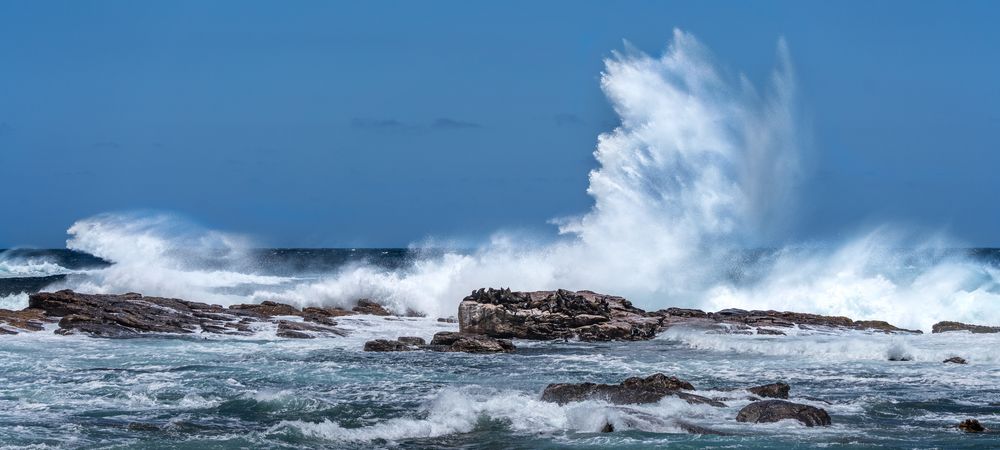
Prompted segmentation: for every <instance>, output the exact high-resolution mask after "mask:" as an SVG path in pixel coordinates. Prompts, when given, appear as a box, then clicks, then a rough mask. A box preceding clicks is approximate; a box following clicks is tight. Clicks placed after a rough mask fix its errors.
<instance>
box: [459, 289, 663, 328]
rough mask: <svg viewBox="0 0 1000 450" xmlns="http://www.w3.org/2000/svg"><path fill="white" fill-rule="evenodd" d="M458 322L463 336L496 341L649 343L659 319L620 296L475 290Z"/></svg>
mask: <svg viewBox="0 0 1000 450" xmlns="http://www.w3.org/2000/svg"><path fill="white" fill-rule="evenodd" d="M458 324H459V329H460V330H461V331H462V332H463V333H471V334H483V335H486V336H491V337H498V338H518V339H543V340H547V339H569V338H577V339H580V340H584V341H611V340H642V339H650V338H652V337H653V336H655V335H656V332H657V331H658V330H659V328H660V320H659V318H657V317H649V316H648V315H647V314H646V312H645V311H643V310H641V309H639V308H636V307H634V306H632V304H631V303H630V302H629V301H628V300H625V299H624V298H622V297H616V296H613V295H603V294H598V293H595V292H591V291H579V292H572V291H566V290H561V289H560V290H557V291H538V292H512V291H511V290H510V289H492V288H491V289H480V290H478V291H474V292H473V293H472V294H471V295H469V296H468V297H465V299H463V300H462V302H461V303H460V304H459V306H458Z"/></svg>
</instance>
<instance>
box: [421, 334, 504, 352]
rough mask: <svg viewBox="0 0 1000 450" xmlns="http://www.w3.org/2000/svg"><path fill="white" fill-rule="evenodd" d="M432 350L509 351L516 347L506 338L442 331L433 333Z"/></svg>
mask: <svg viewBox="0 0 1000 450" xmlns="http://www.w3.org/2000/svg"><path fill="white" fill-rule="evenodd" d="M429 348H431V349H432V350H439V351H445V352H465V353H511V352H513V351H514V350H515V349H516V348H515V347H514V344H513V343H512V342H510V341H508V340H506V339H497V338H493V337H489V336H483V335H477V334H468V333H455V332H453V331H442V332H439V333H437V334H435V335H434V337H433V338H432V339H431V344H430V346H429Z"/></svg>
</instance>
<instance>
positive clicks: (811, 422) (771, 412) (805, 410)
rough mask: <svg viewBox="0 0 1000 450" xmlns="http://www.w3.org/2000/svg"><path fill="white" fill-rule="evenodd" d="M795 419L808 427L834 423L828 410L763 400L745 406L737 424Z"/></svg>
mask: <svg viewBox="0 0 1000 450" xmlns="http://www.w3.org/2000/svg"><path fill="white" fill-rule="evenodd" d="M785 419H794V420H797V421H799V422H801V423H802V424H803V425H805V426H807V427H814V426H827V425H830V424H831V423H832V422H831V421H830V415H829V414H827V413H826V410H824V409H822V408H817V407H815V406H809V405H803V404H800V403H792V402H789V401H785V400H763V401H759V402H754V403H751V404H749V405H747V406H744V407H743V409H741V410H740V412H739V413H738V414H737V415H736V421H737V422H750V423H769V422H777V421H779V420H785Z"/></svg>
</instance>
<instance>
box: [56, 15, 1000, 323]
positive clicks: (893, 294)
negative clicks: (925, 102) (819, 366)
mask: <svg viewBox="0 0 1000 450" xmlns="http://www.w3.org/2000/svg"><path fill="white" fill-rule="evenodd" d="M777 61H778V62H777V68H776V70H775V71H774V73H773V75H772V76H771V78H770V80H769V82H768V83H767V85H766V86H765V87H764V88H763V89H758V88H756V87H754V86H753V84H752V83H751V82H750V81H749V80H748V79H747V78H745V77H743V76H733V75H731V74H729V73H728V72H726V71H724V70H722V69H721V68H720V67H719V65H718V64H716V62H715V61H714V58H713V56H712V55H711V53H710V52H709V51H708V49H706V48H705V47H704V46H703V45H702V44H700V43H699V42H698V41H697V40H696V39H695V38H694V37H693V36H691V35H689V34H687V33H684V32H681V31H676V32H675V33H674V37H673V42H672V43H671V44H670V46H669V47H668V48H667V50H666V51H665V52H664V53H663V54H662V55H661V56H650V55H647V54H644V53H642V52H640V51H637V50H634V49H631V48H629V49H627V50H626V51H624V52H621V53H615V54H614V55H613V56H612V57H610V58H608V59H607V60H606V61H605V70H604V72H603V73H602V76H601V87H602V89H603V90H604V92H605V94H606V95H607V97H608V99H609V101H610V102H611V104H612V105H613V106H614V109H615V111H616V112H617V114H618V115H619V117H620V124H619V125H618V126H617V127H616V128H615V129H614V130H612V131H609V132H607V133H604V134H602V135H600V136H599V137H598V143H597V149H596V151H595V152H594V156H595V158H596V159H597V162H598V163H599V167H598V168H597V169H595V170H593V171H592V172H591V173H590V185H589V188H588V193H589V194H590V196H591V197H592V198H593V200H594V204H593V207H592V208H591V209H590V211H588V212H586V213H585V214H583V215H580V216H578V217H569V218H560V219H556V220H554V221H553V223H554V224H556V225H557V226H558V235H555V236H553V237H552V238H551V239H550V240H548V241H543V242H534V241H529V240H525V239H522V238H519V237H514V236H511V235H508V234H506V233H503V232H498V233H496V234H495V235H494V236H493V237H492V238H491V239H490V241H489V242H488V243H486V244H485V245H483V246H482V247H480V248H479V249H476V250H474V251H472V252H444V253H443V254H440V255H436V256H433V257H428V258H423V259H420V260H417V261H414V262H413V263H412V264H411V265H409V266H408V267H406V268H403V269H391V270H390V269H385V268H381V267H378V266H376V265H371V264H363V263H356V264H349V265H347V266H345V267H342V268H340V269H339V270H336V271H334V272H333V273H327V274H323V275H321V276H317V277H300V278H296V277H284V276H273V275H261V274H260V273H261V272H260V271H259V270H258V269H259V268H256V267H252V266H249V265H248V264H247V263H246V261H245V258H244V257H245V251H246V249H248V248H249V245H250V242H248V241H247V240H246V239H244V238H241V237H239V236H236V235H233V234H228V233H221V232H216V231H211V230H204V229H199V228H197V227H193V226H191V225H188V224H185V223H184V222H183V221H179V220H177V219H175V218H172V217H171V216H168V215H162V214H153V215H134V214H124V215H123V214H118V215H114V214H108V215H102V216H97V217H94V218H89V219H85V220H81V221H79V222H77V223H76V224H74V225H73V226H72V227H71V228H70V229H69V234H70V236H71V238H70V240H69V241H68V243H67V244H68V245H67V246H68V247H69V248H71V249H75V250H80V251H84V252H88V253H91V254H94V255H96V256H99V257H101V258H104V259H106V260H108V261H112V262H113V263H114V265H112V266H111V267H109V268H106V269H101V270H97V271H92V272H91V273H87V274H84V275H79V276H71V277H69V278H67V280H65V281H64V282H63V284H62V286H61V287H71V288H74V289H79V290H83V291H92V292H122V291H139V292H143V293H146V294H157V295H169V296H177V297H183V298H189V299H194V300H202V301H213V302H218V303H224V304H225V303H233V302H244V301H263V300H278V301H284V302H288V303H293V304H298V305H314V304H327V305H341V306H343V305H348V304H350V303H352V302H353V301H355V300H356V299H357V298H362V297H368V298H373V299H377V300H379V301H381V302H383V303H385V304H387V305H388V306H390V307H392V308H394V309H397V310H399V311H402V310H408V309H409V310H416V311H421V312H424V313H427V314H431V315H451V314H453V313H454V311H455V307H456V305H457V303H458V301H459V300H460V299H461V298H462V297H463V296H464V295H466V294H467V293H468V292H469V291H470V290H472V289H475V288H479V287H485V286H510V287H513V288H515V289H519V290H534V289H554V288H567V289H592V290H597V291H604V292H609V293H614V294H618V295H623V296H626V297H628V298H630V299H632V300H633V301H634V302H635V303H636V304H638V305H639V306H642V307H645V308H654V309H655V308H660V307H666V306H694V307H701V308H705V309H720V308H727V307H740V308H745V309H762V308H774V309H787V310H796V311H804V312H815V313H824V314H838V315H845V316H849V317H851V318H854V319H883V320H888V321H890V322H893V323H894V324H896V325H899V326H904V327H912V328H921V329H925V330H926V329H929V327H930V325H931V324H932V323H934V322H936V321H938V320H946V319H947V320H962V321H969V322H979V323H982V322H989V323H1000V271H998V270H997V268H996V267H993V266H990V265H988V264H984V263H981V262H978V261H974V260H970V259H969V258H967V257H964V256H962V255H956V254H954V253H948V252H947V251H945V250H946V249H947V248H949V247H953V246H956V245H957V243H953V242H945V241H943V240H926V239H903V238H902V237H900V235H899V233H895V232H890V231H887V230H885V229H880V230H876V231H874V232H872V233H869V234H867V235H863V236H861V237H860V238H857V239H855V240H853V241H850V242H847V243H846V244H844V243H826V244H824V245H812V246H791V245H788V243H787V242H782V240H781V238H780V236H781V235H782V232H783V231H785V230H786V229H787V226H788V225H789V224H790V223H791V222H793V221H794V215H793V214H791V213H793V212H794V210H795V208H794V205H795V203H796V199H795V192H796V184H797V181H798V180H799V179H800V178H801V173H802V170H801V166H802V159H803V148H805V147H806V146H804V145H803V142H802V139H801V137H800V133H799V132H798V129H799V127H798V125H797V123H796V117H797V113H796V108H795V104H796V100H795V92H796V86H795V77H794V73H793V70H792V65H791V62H790V58H789V56H788V50H787V48H786V46H785V44H784V43H783V42H779V44H778V49H777ZM774 246H778V247H780V249H779V250H774V251H768V252H766V255H764V256H762V257H755V258H750V259H747V258H746V254H747V253H748V252H751V250H749V249H755V248H762V247H774ZM901 249H905V250H901Z"/></svg>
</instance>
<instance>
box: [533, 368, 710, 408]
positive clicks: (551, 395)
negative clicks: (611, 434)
mask: <svg viewBox="0 0 1000 450" xmlns="http://www.w3.org/2000/svg"><path fill="white" fill-rule="evenodd" d="M682 390H694V386H692V385H691V383H688V382H687V381H684V380H681V379H679V378H676V377H670V376H666V375H664V374H662V373H657V374H654V375H651V376H648V377H646V378H640V377H632V378H627V379H626V380H625V381H623V382H622V383H620V384H597V383H553V384H550V385H548V386H546V387H545V390H544V391H542V401H546V402H553V403H558V404H560V405H562V404H566V403H571V402H580V401H584V400H603V401H606V402H609V403H613V404H617V405H624V404H635V403H655V402H658V401H660V399H662V398H664V397H666V396H673V397H678V398H680V399H682V400H684V401H686V402H688V403H691V404H706V405H711V406H720V407H721V406H725V404H724V403H722V402H720V401H717V400H712V399H710V398H707V397H702V396H700V395H695V394H690V393H687V392H681V391H682Z"/></svg>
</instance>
